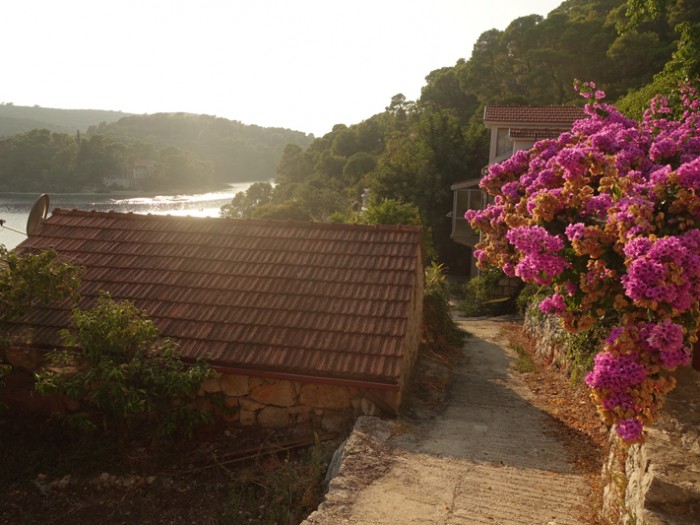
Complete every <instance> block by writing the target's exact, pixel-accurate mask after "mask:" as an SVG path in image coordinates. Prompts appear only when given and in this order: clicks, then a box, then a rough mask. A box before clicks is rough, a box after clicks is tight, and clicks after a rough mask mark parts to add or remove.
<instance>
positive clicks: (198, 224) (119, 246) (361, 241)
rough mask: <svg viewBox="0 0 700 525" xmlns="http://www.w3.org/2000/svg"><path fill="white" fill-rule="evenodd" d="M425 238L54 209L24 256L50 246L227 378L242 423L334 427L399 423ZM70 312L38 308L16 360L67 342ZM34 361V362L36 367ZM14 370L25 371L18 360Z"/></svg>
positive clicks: (18, 334)
mask: <svg viewBox="0 0 700 525" xmlns="http://www.w3.org/2000/svg"><path fill="white" fill-rule="evenodd" d="M421 239H422V234H421V230H420V228H417V227H412V226H368V225H356V224H320V223H301V222H282V221H270V220H234V219H213V218H192V217H173V216H157V215H137V214H123V213H114V212H108V213H105V212H94V211H90V212H86V211H79V210H72V211H67V210H60V209H58V210H55V211H54V212H53V214H52V215H51V216H50V217H49V218H48V219H46V221H45V222H44V223H43V224H41V225H40V226H39V227H38V228H37V229H36V231H35V232H34V233H33V234H32V235H31V236H30V237H29V238H27V239H26V240H25V241H24V242H22V243H21V244H20V245H19V246H18V247H17V250H18V251H19V252H29V251H34V250H42V249H46V248H49V247H53V248H54V249H55V250H56V251H57V252H58V253H59V254H60V255H61V257H64V258H65V259H67V260H69V261H72V262H74V263H76V264H78V265H81V266H83V267H85V268H86V271H85V274H84V276H83V279H82V283H81V288H80V294H81V303H80V307H81V308H83V309H86V308H91V307H92V306H94V305H95V304H96V300H97V297H98V295H99V294H100V291H102V290H105V291H108V292H109V293H110V294H111V296H112V298H113V299H115V300H129V301H132V302H133V303H135V304H136V306H138V307H139V308H141V309H143V310H145V312H146V313H147V314H148V316H149V317H150V318H151V319H152V320H153V322H154V323H155V325H156V326H157V327H158V329H159V330H160V332H161V334H162V335H163V336H165V337H169V338H171V339H173V340H175V341H176V342H177V343H178V344H179V346H180V350H181V352H182V354H183V357H184V358H185V359H187V360H195V359H197V358H205V359H206V360H207V361H208V362H209V363H210V365H211V366H212V367H213V368H214V369H215V370H216V371H217V372H218V373H219V375H218V376H217V377H216V378H212V379H210V380H207V381H206V382H205V384H204V385H203V386H202V393H209V394H219V395H221V396H223V402H224V403H225V405H226V406H227V407H229V408H230V409H231V410H229V411H228V415H227V416H226V417H227V418H228V419H229V420H230V421H232V422H236V423H239V424H241V425H259V426H266V427H285V426H293V425H298V424H301V423H310V424H312V425H313V426H314V427H317V428H322V429H325V430H329V431H331V430H338V429H340V428H342V427H343V426H344V425H346V424H349V423H350V422H351V421H352V420H353V418H354V417H355V416H357V415H360V414H379V413H384V414H394V413H396V411H397V409H398V407H399V404H400V403H401V399H402V396H403V393H404V389H405V387H406V384H407V381H408V379H409V377H410V374H411V369H412V367H413V364H414V361H415V358H416V354H417V349H418V344H419V339H420V332H421V320H422V297H423V279H424V277H423V257H422V246H421V242H422V241H421ZM69 323H70V312H69V311H68V310H67V308H60V307H43V308H37V309H35V310H34V311H33V312H31V313H30V314H29V315H27V316H26V317H25V318H23V319H22V320H21V322H18V323H15V324H14V325H13V326H12V327H11V329H12V332H11V333H12V336H13V347H12V348H11V349H9V350H8V352H7V354H6V359H8V360H9V361H10V362H12V361H13V357H16V359H15V361H21V362H23V363H26V362H27V359H24V360H22V359H20V358H19V357H18V356H22V355H26V351H27V350H28V349H30V350H31V351H34V352H37V351H39V352H46V351H50V350H52V349H54V348H57V347H58V346H59V345H60V340H59V338H58V336H57V331H58V330H59V329H61V328H65V327H68V326H69ZM29 361H31V360H29ZM15 364H16V363H15Z"/></svg>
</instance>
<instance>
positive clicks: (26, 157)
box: [0, 112, 313, 192]
mask: <svg viewBox="0 0 700 525" xmlns="http://www.w3.org/2000/svg"><path fill="white" fill-rule="evenodd" d="M105 113H107V112H105ZM92 124H93V125H91V126H89V127H88V128H87V131H86V132H84V133H79V132H77V131H76V130H73V131H72V132H70V133H61V132H55V131H51V130H50V129H47V128H46V127H38V128H36V129H32V130H31V131H28V132H23V133H19V134H16V135H12V136H8V137H4V138H0V191H26V192H30V191H54V192H65V191H82V190H92V191H104V190H106V189H110V188H112V189H127V188H128V189H138V190H148V191H170V192H174V191H206V190H208V189H212V188H217V187H222V186H223V185H225V184H226V183H230V182H246V181H255V180H266V179H271V178H273V177H275V175H276V168H277V164H278V162H279V160H280V158H281V156H282V152H283V151H284V148H285V146H286V145H287V144H295V145H297V146H298V147H304V148H305V147H307V146H308V145H309V144H310V143H311V141H312V140H313V136H311V135H306V134H305V133H302V132H298V131H291V130H287V129H279V128H262V127H260V126H254V125H244V124H241V123H240V122H236V121H231V120H227V119H223V118H217V117H213V116H208V115H191V114H185V113H174V114H171V113H161V114H155V115H132V116H126V117H122V118H121V119H119V120H117V121H116V122H111V123H107V122H106V121H105V120H104V119H103V120H102V121H97V122H93V123H92Z"/></svg>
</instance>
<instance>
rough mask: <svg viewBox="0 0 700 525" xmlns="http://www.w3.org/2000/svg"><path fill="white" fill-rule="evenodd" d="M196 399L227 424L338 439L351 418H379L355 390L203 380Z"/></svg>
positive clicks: (234, 378) (247, 379) (227, 377)
mask: <svg viewBox="0 0 700 525" xmlns="http://www.w3.org/2000/svg"><path fill="white" fill-rule="evenodd" d="M199 395H200V397H201V399H200V404H201V405H202V406H203V407H206V408H212V409H214V410H215V411H216V412H219V414H220V415H221V416H222V417H223V418H224V420H225V421H227V422H228V423H234V424H240V425H242V426H258V427H262V428H285V427H300V428H302V427H308V426H310V427H311V428H312V429H314V430H323V431H325V432H330V433H343V432H345V431H346V430H348V429H349V428H350V426H351V425H352V424H353V422H354V420H355V418H356V417H358V416H360V415H370V416H372V415H379V413H380V412H381V411H380V409H379V407H378V406H377V405H376V404H375V403H374V402H373V401H371V400H370V399H369V398H368V396H367V395H366V394H365V393H363V392H362V391H360V390H359V389H357V388H353V387H345V386H338V385H332V384H318V383H302V382H299V381H288V380H284V379H269V378H261V377H252V376H245V375H236V374H227V373H223V374H217V375H215V376H214V377H210V378H209V379H207V380H205V381H204V383H203V384H202V387H201V388H200V391H199ZM377 396H379V394H377Z"/></svg>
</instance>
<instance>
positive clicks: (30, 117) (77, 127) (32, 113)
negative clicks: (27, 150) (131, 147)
mask: <svg viewBox="0 0 700 525" xmlns="http://www.w3.org/2000/svg"><path fill="white" fill-rule="evenodd" d="M129 115H130V114H129V113H123V112H121V111H107V110H99V109H56V108H42V107H39V106H15V105H14V104H11V103H10V104H0V137H7V136H10V135H16V134H17V133H26V132H27V131H31V130H33V129H48V130H49V131H55V132H60V133H71V134H72V133H75V132H76V131H80V132H84V131H87V129H88V127H90V126H92V125H96V124H99V123H100V122H106V123H109V122H115V121H117V120H119V119H120V118H122V117H126V116H129Z"/></svg>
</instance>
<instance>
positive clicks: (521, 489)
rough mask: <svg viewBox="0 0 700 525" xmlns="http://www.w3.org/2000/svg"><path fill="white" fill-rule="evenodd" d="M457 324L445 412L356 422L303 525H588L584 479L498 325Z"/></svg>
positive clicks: (488, 321)
mask: <svg viewBox="0 0 700 525" xmlns="http://www.w3.org/2000/svg"><path fill="white" fill-rule="evenodd" d="M457 321H458V323H459V325H460V327H461V328H463V329H464V330H466V331H467V332H469V333H470V334H471V336H469V337H468V338H467V339H466V340H465V344H464V349H463V351H464V354H465V358H464V359H463V360H461V362H460V363H459V364H458V365H457V368H456V369H455V370H453V376H452V381H451V383H450V387H449V391H448V398H447V402H446V404H445V406H444V408H443V409H442V410H441V411H438V412H435V411H433V412H432V413H429V412H426V413H424V414H421V415H419V417H417V418H416V419H415V421H414V420H410V419H409V420H408V422H406V421H405V420H399V421H395V422H392V421H381V420H378V419H376V418H361V419H360V420H359V421H358V424H357V425H356V428H355V431H354V432H353V434H352V435H351V437H350V438H349V440H348V442H347V443H346V446H345V450H344V456H343V459H342V462H341V463H340V468H339V471H338V473H337V475H336V476H335V477H334V478H333V480H332V481H331V483H330V491H329V493H328V495H327V497H326V501H325V502H324V503H322V504H321V506H320V507H319V510H318V511H317V512H315V513H313V514H312V515H311V516H309V518H308V519H307V521H305V522H304V524H305V525H331V524H332V525H337V524H343V523H347V524H366V525H370V524H373V525H374V524H376V525H380V524H382V525H383V524H386V525H389V524H391V525H408V524H416V525H418V524H420V525H426V524H440V525H443V524H446V525H447V524H450V525H467V524H469V525H473V524H495V525H516V524H517V525H520V524H522V525H540V524H542V525H565V524H567V525H568V524H571V525H574V524H580V523H588V522H587V521H586V519H585V516H588V515H590V514H591V510H590V509H589V508H587V506H588V505H589V503H588V502H589V499H588V492H589V488H588V485H587V483H586V480H585V477H584V475H583V474H577V473H576V472H575V471H574V468H573V466H572V465H571V464H570V463H569V462H568V461H567V456H566V451H565V443H564V442H563V441H562V440H563V439H565V438H562V437H560V434H559V433H558V432H556V431H555V427H554V425H553V424H552V421H551V420H550V416H548V415H547V414H546V413H544V412H542V411H541V410H539V409H538V408H535V407H534V406H533V405H532V404H530V403H529V402H528V398H529V396H530V392H529V390H528V389H527V387H526V386H525V384H524V383H523V382H522V380H521V379H520V378H519V377H518V374H517V373H515V372H512V371H511V362H512V360H513V359H514V356H513V355H512V352H511V350H509V349H508V348H507V347H506V344H505V341H504V340H503V339H502V338H503V335H502V328H503V322H502V321H499V319H483V318H478V319H477V318H472V319H459V318H458V319H457Z"/></svg>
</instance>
